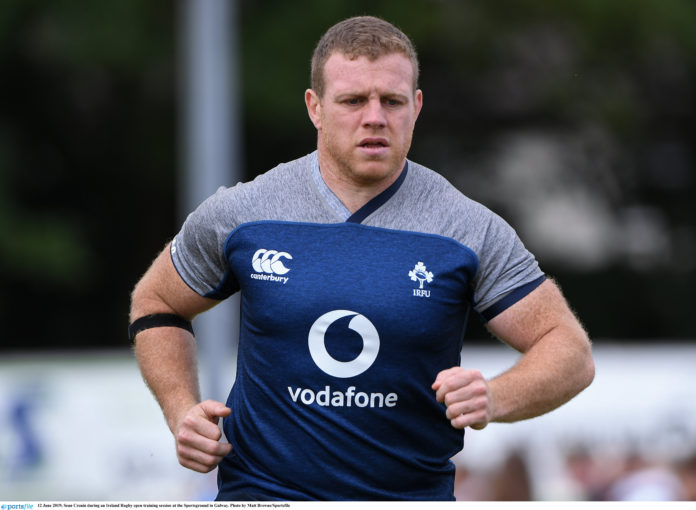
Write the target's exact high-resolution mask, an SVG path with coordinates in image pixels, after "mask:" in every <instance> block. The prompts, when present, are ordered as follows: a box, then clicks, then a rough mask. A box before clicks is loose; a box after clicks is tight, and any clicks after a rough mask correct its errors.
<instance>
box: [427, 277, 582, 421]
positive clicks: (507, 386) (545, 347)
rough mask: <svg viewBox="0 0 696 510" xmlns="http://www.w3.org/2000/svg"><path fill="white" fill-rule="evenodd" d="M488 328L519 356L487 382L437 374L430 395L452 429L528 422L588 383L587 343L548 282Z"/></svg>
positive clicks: (470, 374)
mask: <svg viewBox="0 0 696 510" xmlns="http://www.w3.org/2000/svg"><path fill="white" fill-rule="evenodd" d="M488 326H489V328H490V330H491V332H493V333H494V334H495V335H497V336H498V337H499V338H500V339H501V340H503V341H504V342H506V343H507V344H509V345H510V346H512V347H513V348H515V349H516V350H518V351H520V352H522V353H523V356H522V357H521V358H520V360H519V361H518V362H517V364H515V366H513V367H512V368H511V369H510V370H508V371H506V372H504V373H503V374H501V375H499V376H498V377H495V378H493V379H491V380H490V381H485V380H484V379H483V377H482V376H481V374H480V373H479V372H478V371H476V370H468V369H463V368H460V367H453V368H450V369H447V370H444V371H442V372H440V374H438V376H437V378H436V380H435V383H434V384H433V389H434V390H435V391H436V397H437V399H438V400H439V401H440V402H444V403H445V404H446V405H447V417H448V418H449V419H450V420H451V422H452V426H454V427H456V428H464V427H466V426H471V427H472V428H479V429H480V428H483V427H485V426H486V425H487V424H488V423H489V422H491V421H499V422H512V421H517V420H523V419H527V418H533V417H535V416H539V415H541V414H544V413H546V412H548V411H551V410H553V409H555V408H557V407H559V406H560V405H562V404H564V403H565V402H567V401H568V400H570V399H571V398H573V397H574V396H575V395H577V394H578V393H579V392H580V391H582V390H583V389H584V388H586V387H587V386H588V385H589V384H590V383H591V382H592V380H593V378H594V362H593V359H592V352H591V347H590V341H589V339H588V337H587V334H586V333H585V331H584V329H583V328H582V326H581V325H580V323H579V322H578V320H577V319H576V317H575V316H574V315H573V313H572V311H571V310H570V308H569V307H568V304H567V303H566V300H565V299H564V297H563V295H562V294H561V292H560V290H559V289H558V287H557V286H556V284H555V283H553V282H552V281H551V280H547V281H545V282H544V283H542V284H541V285H540V286H539V287H538V288H537V289H535V290H534V291H532V292H531V293H530V294H529V295H528V296H526V297H525V298H523V299H522V300H520V301H519V302H517V303H516V304H514V305H513V306H511V307H510V308H508V309H507V310H505V311H504V312H502V313H500V314H499V315H498V316H496V317H494V318H493V319H492V320H491V321H490V322H489V324H488Z"/></svg>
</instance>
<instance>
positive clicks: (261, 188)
mask: <svg viewBox="0 0 696 510" xmlns="http://www.w3.org/2000/svg"><path fill="white" fill-rule="evenodd" d="M315 160H316V155H315V154H314V153H312V154H308V155H306V156H303V157H301V158H298V159H296V160H293V161H289V162H286V163H281V164H279V165H278V166H276V167H274V168H272V169H271V170H268V171H266V172H264V173H262V174H260V175H258V176H257V177H255V178H254V179H253V180H251V181H247V182H240V183H237V184H236V185H234V186H231V187H221V188H220V189H218V191H217V192H216V193H215V194H213V195H212V196H211V197H210V198H208V200H206V201H205V202H204V203H203V204H202V206H201V208H202V209H203V210H207V211H209V213H208V214H206V216H209V219H210V218H212V217H216V218H225V221H227V222H230V223H231V224H230V225H229V226H231V227H234V226H237V225H240V224H242V223H246V222H249V221H256V220H262V219H291V218H292V217H293V215H294V211H296V210H298V209H301V208H302V207H305V208H306V207H308V205H307V203H308V202H311V201H312V200H313V197H314V194H313V187H312V184H311V167H312V165H313V164H314V161H315Z"/></svg>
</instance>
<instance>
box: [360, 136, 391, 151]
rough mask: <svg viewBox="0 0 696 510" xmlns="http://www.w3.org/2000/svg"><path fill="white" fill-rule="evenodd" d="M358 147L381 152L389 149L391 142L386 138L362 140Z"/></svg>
mask: <svg viewBox="0 0 696 510" xmlns="http://www.w3.org/2000/svg"><path fill="white" fill-rule="evenodd" d="M358 147H361V148H363V149H368V150H379V149H385V148H387V147H389V142H387V140H385V139H384V138H364V139H362V140H360V143H359V144H358Z"/></svg>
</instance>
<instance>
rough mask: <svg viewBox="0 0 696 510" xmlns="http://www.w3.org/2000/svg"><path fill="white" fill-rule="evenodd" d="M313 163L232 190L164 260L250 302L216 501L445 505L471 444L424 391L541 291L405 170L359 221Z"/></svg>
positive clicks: (480, 210) (426, 178)
mask: <svg viewBox="0 0 696 510" xmlns="http://www.w3.org/2000/svg"><path fill="white" fill-rule="evenodd" d="M334 199H335V197H332V194H331V192H330V190H328V188H326V186H325V184H323V181H321V176H320V173H319V171H318V166H317V159H316V153H314V154H311V155H309V156H306V157H304V158H301V159H300V160H297V161H294V162H292V163H288V164H285V165H281V166H280V167H277V168H276V169H274V170H272V171H270V172H268V173H266V174H264V175H263V176H260V177H259V178H257V179H256V180H254V181H253V182H251V183H246V184H239V185H237V186H235V187H233V188H229V189H222V190H220V191H219V192H218V193H216V194H215V195H214V196H213V197H211V198H210V199H209V200H207V201H206V202H205V203H204V204H202V205H201V206H200V207H199V208H198V209H197V210H196V211H195V212H194V213H192V215H191V216H190V217H189V218H188V219H187V221H186V223H185V224H184V227H183V228H182V231H181V232H180V233H179V235H178V236H177V237H176V239H175V242H174V243H173V245H172V258H173V261H174V263H175V266H176V267H177V270H178V271H179V273H180V274H181V276H182V278H183V279H184V280H185V281H186V282H187V283H188V284H189V285H190V286H191V287H192V288H193V289H194V290H196V291H197V292H198V293H200V294H201V295H205V296H209V297H213V298H217V299H224V298H225V297H227V296H229V295H231V294H232V293H234V292H237V291H241V326H240V327H241V329H240V343H239V352H238V356H237V360H238V365H237V375H236V380H235V383H234V387H233V388H232V391H231V392H230V396H229V399H228V405H229V407H231V409H232V414H231V415H230V417H228V418H226V419H225V421H224V430H225V434H226V436H227V438H228V439H229V441H230V443H231V444H232V446H233V451H232V453H231V454H230V455H229V456H228V457H227V458H225V459H224V460H223V462H222V463H221V464H220V466H219V489H220V493H219V496H218V497H219V499H238V500H239V499H273V498H277V499H289V500H302V499H326V500H341V499H351V500H381V499H419V500H424V499H433V500H447V499H453V479H454V466H453V464H452V463H451V462H450V460H449V459H450V458H451V457H452V456H454V455H455V454H456V453H457V452H458V451H459V450H460V449H461V448H462V441H463V432H462V431H461V430H456V429H454V428H452V427H451V425H450V423H449V420H447V418H446V416H445V408H444V406H443V405H442V404H440V403H438V402H437V401H436V399H435V393H434V392H433V390H432V389H431V385H432V383H433V381H434V380H435V377H436V375H437V373H438V372H440V371H441V370H444V369H447V368H450V367H453V366H458V365H459V364H460V351H461V347H462V341H463V335H464V331H465V329H466V322H467V318H468V315H469V312H470V310H471V309H472V308H473V309H475V310H476V311H477V312H478V313H479V314H481V315H482V316H483V317H484V319H486V318H490V317H492V316H494V315H495V314H497V313H499V312H500V311H502V310H504V309H505V308H506V307H508V306H510V305H511V304H512V303H514V302H516V301H517V300H519V299H520V298H521V297H523V296H525V295H526V294H527V293H529V292H530V291H531V290H532V289H533V288H535V287H536V286H537V285H539V284H540V283H541V281H542V280H543V278H544V276H543V274H542V273H541V271H540V270H539V268H538V265H537V263H536V261H535V260H534V258H533V257H532V256H531V255H530V254H529V252H527V250H525V249H524V246H523V245H522V243H521V242H520V241H519V239H518V238H517V236H516V235H515V233H514V231H513V230H512V229H511V228H510V227H509V226H508V225H507V224H506V223H505V222H503V221H502V220H501V219H500V218H499V217H497V216H496V215H494V214H493V213H491V212H490V211H488V210H487V209H485V208H484V207H482V206H480V205H479V204H476V203H475V202H473V201H471V200H469V199H467V198H466V197H464V196H463V195H461V194H460V193H459V192H458V191H456V190H455V189H454V188H452V187H451V186H450V185H449V184H447V183H446V181H444V179H442V178H441V177H439V176H438V175H437V174H435V173H433V172H431V171H429V170H427V169H425V168H424V167H421V166H419V165H417V164H415V163H412V162H409V163H408V164H407V167H406V168H405V169H404V171H403V172H402V174H401V176H400V178H399V179H398V180H397V182H395V183H394V184H393V185H392V187H390V188H389V189H388V190H386V191H385V192H384V193H383V194H382V195H380V196H378V197H376V198H375V199H374V200H373V201H371V202H370V203H368V204H367V205H366V206H365V207H363V208H362V209H361V210H360V211H357V212H356V213H355V214H350V213H349V212H348V211H345V210H343V209H342V204H340V202H339V201H337V200H334Z"/></svg>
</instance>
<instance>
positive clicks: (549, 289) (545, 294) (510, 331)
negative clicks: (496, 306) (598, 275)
mask: <svg viewBox="0 0 696 510" xmlns="http://www.w3.org/2000/svg"><path fill="white" fill-rule="evenodd" d="M488 329H489V330H490V331H491V332H492V333H493V334H494V335H496V336H497V337H498V338H500V339H501V340H502V341H503V342H505V343H507V344H509V345H510V346H512V347H513V348H515V349H516V350H518V351H520V352H527V351H528V350H529V349H530V348H531V347H532V346H533V345H534V344H536V343H537V342H538V341H539V340H540V339H541V338H543V337H544V336H546V335H547V334H549V333H550V332H552V331H554V330H558V329H562V330H564V331H566V332H567V333H571V335H570V337H572V338H577V339H578V340H579V341H588V340H587V335H586V334H585V331H584V330H583V328H582V326H581V324H580V322H579V321H578V320H577V318H576V317H575V315H574V314H573V312H572V311H571V309H570V307H569V306H568V303H567V302H566V300H565V298H564V297H563V295H562V294H561V291H560V289H559V288H558V286H557V285H556V284H555V283H554V282H553V280H551V279H547V280H545V281H544V282H543V283H542V284H541V285H540V286H539V287H537V288H536V289H534V290H533V291H532V292H530V293H529V294H528V295H527V296H525V297H524V298H522V299H521V300H520V301H518V302H517V303H515V304H513V305H512V306H510V307H509V308H507V309H506V310H504V311H502V312H501V313H499V314H498V315H496V316H495V317H493V318H492V319H491V320H490V321H489V322H488Z"/></svg>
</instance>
